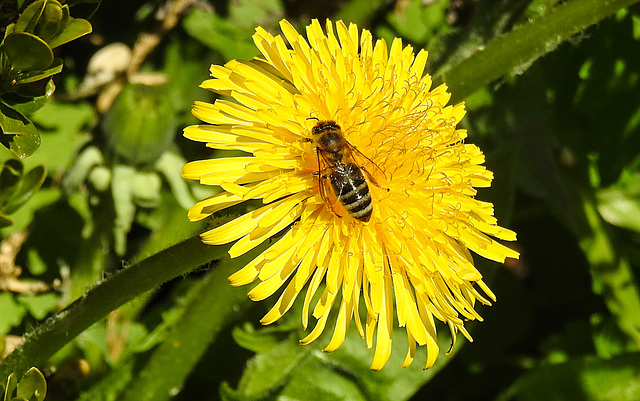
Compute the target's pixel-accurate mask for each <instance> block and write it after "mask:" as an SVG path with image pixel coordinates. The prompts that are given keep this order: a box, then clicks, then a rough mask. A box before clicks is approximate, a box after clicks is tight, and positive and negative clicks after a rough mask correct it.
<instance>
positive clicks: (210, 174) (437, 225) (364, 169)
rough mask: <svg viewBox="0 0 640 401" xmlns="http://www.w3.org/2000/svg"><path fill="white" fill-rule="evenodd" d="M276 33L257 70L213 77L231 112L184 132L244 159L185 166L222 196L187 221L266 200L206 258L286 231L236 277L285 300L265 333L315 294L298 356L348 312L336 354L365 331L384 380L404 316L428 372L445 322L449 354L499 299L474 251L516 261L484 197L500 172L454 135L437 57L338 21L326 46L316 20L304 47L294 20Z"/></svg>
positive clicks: (461, 133) (220, 106)
mask: <svg viewBox="0 0 640 401" xmlns="http://www.w3.org/2000/svg"><path fill="white" fill-rule="evenodd" d="M280 27H281V29H282V33H283V36H280V35H278V36H272V35H271V34H269V33H268V32H267V31H265V30H264V29H262V28H257V30H256V34H255V35H254V37H253V39H254V41H255V44H256V46H257V47H258V49H259V50H260V52H261V53H262V56H261V57H257V58H255V59H253V60H252V61H240V60H232V61H230V62H228V63H227V64H226V65H224V66H218V65H213V66H212V67H211V76H212V77H213V79H210V80H207V81H205V82H204V83H203V84H202V87H203V88H206V89H209V90H211V91H213V92H216V93H218V94H221V95H223V96H226V97H228V98H231V99H232V100H222V99H220V100H217V101H216V102H215V103H214V104H209V103H203V102H196V103H195V104H194V106H193V113H194V115H195V116H196V117H198V118H199V119H201V120H202V121H204V122H206V123H208V124H206V125H197V126H191V127H188V128H186V129H185V131H184V135H185V136H186V137H187V138H189V139H192V140H195V141H201V142H206V143H207V146H209V147H211V148H215V149H236V150H242V151H244V152H247V153H248V155H247V156H246V157H230V158H218V159H213V160H200V161H194V162H191V163H188V164H186V165H185V166H184V168H183V176H184V177H185V178H188V179H197V180H200V182H201V183H203V184H207V185H219V186H220V187H221V188H222V189H223V192H222V193H220V194H218V195H216V196H213V197H210V198H208V199H205V200H203V201H201V202H198V203H197V204H196V205H195V206H194V207H193V208H192V209H191V210H190V211H189V218H190V219H191V220H200V219H203V218H205V217H207V216H209V215H211V214H212V213H215V212H216V211H219V210H221V209H224V208H227V207H230V206H232V205H236V204H238V203H240V202H243V201H246V200H249V199H262V201H263V203H264V206H263V207H261V208H259V209H257V210H254V211H252V212H250V213H247V214H245V215H243V216H240V217H238V218H236V219H235V220H233V221H231V222H229V223H227V224H224V225H222V226H220V227H217V228H214V229H212V230H209V231H207V232H205V233H204V234H202V240H203V241H204V242H205V243H207V244H211V245H219V244H225V243H229V242H233V241H236V242H235V244H234V245H233V246H232V247H231V249H230V251H229V253H230V255H231V257H237V256H239V255H242V254H244V253H245V252H247V251H249V250H250V249H252V248H254V247H256V246H258V245H259V244H261V243H263V242H264V241H265V240H268V239H269V238H271V237H273V236H275V235H276V234H279V233H280V232H282V231H283V230H284V231H285V232H284V234H282V235H281V236H280V238H279V239H278V240H277V242H275V243H274V244H272V245H271V246H270V247H269V248H268V249H267V250H265V251H264V252H262V253H261V254H260V255H259V256H258V257H256V258H255V259H254V260H253V261H252V262H250V263H249V264H248V265H246V266H245V267H244V268H242V269H241V270H239V271H238V272H237V273H235V274H233V275H232V276H231V277H230V278H229V280H230V282H231V284H232V285H245V284H249V283H251V282H253V281H254V280H256V279H258V280H260V283H259V284H258V285H257V286H256V287H255V288H253V289H252V290H251V291H250V292H249V296H250V298H251V299H253V300H262V299H265V298H267V297H269V296H270V295H272V294H274V293H276V292H279V294H280V296H279V299H278V301H277V302H276V304H275V305H274V307H273V308H272V309H271V310H270V311H269V312H268V313H267V314H266V315H265V316H264V318H263V319H262V323H263V324H270V323H273V322H275V321H276V320H278V319H279V318H280V317H281V316H282V315H283V314H284V313H285V312H286V311H287V310H288V309H289V308H290V307H291V306H292V304H293V302H294V300H295V299H296V297H297V296H298V295H299V294H300V293H301V292H302V291H303V289H304V288H305V287H306V292H305V295H304V306H303V315H302V324H303V327H304V328H305V329H306V327H307V323H308V317H309V310H310V308H311V305H310V304H311V303H312V300H316V299H317V301H315V304H314V305H313V309H312V314H313V316H314V317H315V318H316V319H317V322H316V324H315V327H314V328H313V330H312V331H311V332H310V333H309V335H308V336H307V337H306V338H304V339H302V340H301V342H302V343H303V344H307V343H310V342H312V341H314V340H315V339H317V338H318V337H319V336H320V334H321V333H322V332H323V330H324V328H325V326H326V324H327V320H328V318H329V314H330V311H331V309H332V307H333V306H334V305H335V304H337V306H338V308H339V309H338V313H337V320H336V323H335V330H334V332H333V337H332V338H331V340H330V342H329V344H328V345H327V347H326V348H325V351H333V350H335V349H337V348H338V347H339V346H340V345H341V344H342V342H343V341H344V339H345V336H346V334H347V330H348V328H349V325H350V323H351V321H352V320H355V325H356V327H357V329H358V331H359V333H360V336H361V337H363V338H364V339H365V341H366V344H367V347H373V346H374V343H375V353H374V357H373V362H372V364H371V368H372V369H375V370H378V369H381V368H382V367H383V366H384V365H385V363H386V362H387V360H388V358H389V355H390V353H391V340H392V333H393V325H394V320H395V319H397V323H398V325H399V326H400V327H405V328H406V332H407V336H408V338H409V344H410V346H409V350H408V353H407V357H406V359H405V362H404V364H403V366H408V365H409V364H410V363H411V362H412V361H413V358H414V355H415V351H416V344H418V345H426V348H427V363H426V367H425V368H428V367H430V366H432V365H433V363H434V362H435V360H436V357H437V356H438V353H439V349H438V343H437V341H436V340H437V338H436V326H435V323H434V322H435V319H437V320H440V321H442V322H444V323H446V324H447V325H448V327H449V329H450V331H451V334H452V338H453V339H454V342H455V336H456V333H457V332H458V331H460V332H462V334H463V335H464V336H465V337H467V338H468V339H469V340H471V338H470V335H469V333H468V332H467V331H466V330H465V328H464V325H463V324H464V320H474V319H478V320H481V317H480V315H478V313H477V312H476V311H475V310H474V303H475V301H476V300H478V301H480V302H482V303H483V304H489V300H488V299H487V297H488V298H490V299H492V300H495V296H494V295H493V293H492V292H491V290H489V288H488V287H487V286H486V285H485V283H484V282H483V281H482V276H481V275H480V273H479V272H478V271H477V270H476V268H475V267H474V265H473V260H472V257H471V254H470V252H469V250H472V251H474V252H475V253H477V254H478V255H481V256H483V257H485V258H488V259H491V260H495V261H499V262H503V261H504V260H505V258H506V257H513V258H517V257H518V253H517V252H515V251H513V250H511V249H509V248H506V247H505V246H503V245H501V244H500V243H498V242H496V241H495V240H493V239H492V238H491V237H495V238H500V239H503V240H515V237H516V236H515V233H514V232H512V231H510V230H507V229H504V228H501V227H499V226H497V222H496V219H495V218H494V217H493V205H492V204H490V203H486V202H481V201H478V200H476V199H475V198H474V196H475V194H476V190H475V189H474V187H488V186H489V185H490V184H491V180H492V178H493V175H492V174H491V172H489V171H487V170H486V169H485V168H484V167H483V166H482V163H483V162H484V156H483V154H482V152H481V151H480V150H479V149H478V148H477V147H476V146H474V145H470V144H465V143H464V142H463V140H464V138H465V137H466V131H465V130H461V129H456V124H457V123H458V122H459V121H460V120H461V119H462V117H463V116H464V114H465V111H464V105H463V104H458V105H455V106H447V105H446V104H447V102H448V100H449V97H450V95H449V94H448V93H447V91H446V86H444V85H441V86H439V87H437V88H435V89H431V78H430V76H429V75H424V76H423V70H424V67H425V63H426V61H427V53H426V52H425V51H423V50H421V51H420V52H419V53H418V54H417V55H414V53H413V50H412V48H411V46H406V47H404V48H403V47H402V43H401V41H400V39H396V40H394V41H393V43H392V45H391V49H388V48H387V44H386V43H385V41H384V40H377V41H376V42H375V44H374V42H373V39H372V37H371V33H370V32H368V31H366V30H363V31H362V32H359V31H358V28H357V26H356V25H353V24H351V25H349V27H347V26H346V25H345V24H344V23H342V22H341V21H338V22H337V23H336V24H335V27H334V25H333V24H332V23H331V22H330V21H327V23H326V29H325V30H326V33H325V32H323V30H322V27H321V26H320V24H319V23H318V21H316V20H314V21H313V22H312V23H311V25H309V26H308V27H307V30H306V34H307V35H306V36H307V39H305V38H304V37H303V36H302V35H300V34H299V33H298V32H297V31H296V30H295V29H294V28H293V26H292V25H291V24H290V23H289V22H287V21H285V20H283V21H282V22H281V23H280ZM364 209H367V210H365V211H363V210H364ZM474 284H475V285H474ZM478 288H480V289H481V290H482V292H483V293H484V294H485V295H483V294H481V293H480V292H479V291H478ZM318 290H319V291H321V295H320V296H319V297H314V295H315V294H316V292H317V291H318ZM394 309H395V314H394ZM361 315H362V316H366V317H365V319H364V325H363V322H362V320H361ZM434 318H435V319H434ZM376 333H377V335H376Z"/></svg>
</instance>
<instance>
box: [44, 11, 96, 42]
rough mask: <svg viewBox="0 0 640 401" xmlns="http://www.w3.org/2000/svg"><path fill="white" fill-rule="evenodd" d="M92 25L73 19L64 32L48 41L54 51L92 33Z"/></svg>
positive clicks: (82, 20)
mask: <svg viewBox="0 0 640 401" xmlns="http://www.w3.org/2000/svg"><path fill="white" fill-rule="evenodd" d="M92 30H93V27H92V26H91V23H90V22H89V21H87V20H86V19H82V18H71V17H70V20H69V22H68V23H67V26H66V27H65V28H64V30H63V31H62V32H60V33H59V34H58V35H56V36H54V37H53V38H52V39H51V40H49V41H48V43H49V46H51V48H52V49H55V48H56V47H58V46H60V45H63V44H65V43H68V42H71V41H72V40H75V39H78V38H79V37H81V36H84V35H87V34H89V33H91V31H92Z"/></svg>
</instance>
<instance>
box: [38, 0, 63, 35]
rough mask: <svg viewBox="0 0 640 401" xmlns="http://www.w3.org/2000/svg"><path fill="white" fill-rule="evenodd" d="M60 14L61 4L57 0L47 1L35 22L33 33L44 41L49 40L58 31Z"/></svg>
mask: <svg viewBox="0 0 640 401" xmlns="http://www.w3.org/2000/svg"><path fill="white" fill-rule="evenodd" d="M62 16H63V14H62V6H61V5H60V3H58V2H57V1H47V2H46V4H45V6H44V9H43V10H42V14H41V15H40V18H39V19H38V23H37V24H36V28H35V30H34V34H36V35H37V36H39V37H40V38H41V39H42V40H44V41H45V42H49V40H50V39H51V38H53V37H54V36H55V35H56V34H57V33H58V30H59V29H60V22H61V20H62Z"/></svg>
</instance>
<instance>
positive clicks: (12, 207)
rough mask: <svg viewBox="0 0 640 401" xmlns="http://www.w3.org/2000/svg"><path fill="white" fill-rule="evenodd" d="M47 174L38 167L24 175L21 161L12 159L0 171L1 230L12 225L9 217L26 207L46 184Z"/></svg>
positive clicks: (41, 167) (42, 168)
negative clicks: (23, 206)
mask: <svg viewBox="0 0 640 401" xmlns="http://www.w3.org/2000/svg"><path fill="white" fill-rule="evenodd" d="M45 177H46V172H45V169H44V167H43V166H37V167H35V168H33V169H32V170H30V171H29V172H27V173H26V174H25V173H24V167H23V165H22V162H20V160H16V159H10V160H7V162H6V163H4V164H3V165H2V166H1V169H0V228H2V227H6V226H8V225H10V224H11V223H12V222H11V219H10V218H9V215H10V214H12V213H13V212H15V211H16V210H18V208H20V207H21V206H22V205H24V204H25V203H26V202H27V201H28V200H29V199H30V198H31V197H32V196H33V195H35V193H36V192H37V191H38V189H40V187H41V186H42V184H43V183H44V179H45Z"/></svg>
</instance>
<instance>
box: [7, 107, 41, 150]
mask: <svg viewBox="0 0 640 401" xmlns="http://www.w3.org/2000/svg"><path fill="white" fill-rule="evenodd" d="M0 128H2V134H3V135H0V142H2V144H3V145H5V146H6V147H7V148H9V149H10V150H11V151H12V152H13V153H14V154H15V155H16V156H18V157H19V158H21V159H22V158H25V157H27V156H30V155H32V154H33V152H35V151H36V149H38V147H39V146H40V135H38V130H37V129H36V127H35V125H33V123H32V122H31V121H29V120H28V119H27V118H26V117H24V116H23V115H22V114H20V113H18V112H17V111H15V110H14V109H12V108H11V107H9V106H7V105H5V104H4V103H1V102H0Z"/></svg>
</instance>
